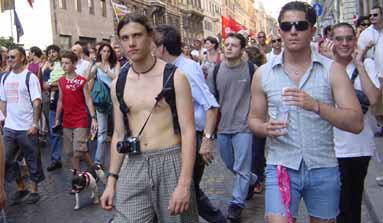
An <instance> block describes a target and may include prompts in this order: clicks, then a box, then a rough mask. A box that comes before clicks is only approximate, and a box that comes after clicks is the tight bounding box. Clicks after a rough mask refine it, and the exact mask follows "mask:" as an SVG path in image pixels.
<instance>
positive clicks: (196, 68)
mask: <svg viewBox="0 0 383 223" xmlns="http://www.w3.org/2000/svg"><path fill="white" fill-rule="evenodd" d="M173 64H174V65H176V66H177V67H178V68H179V69H180V70H181V72H182V73H183V74H185V76H186V77H187V79H188V80H189V84H190V87H191V92H192V97H193V104H194V118H195V126H196V130H197V131H203V129H204V127H205V119H206V111H207V110H209V109H210V108H218V107H219V104H218V103H217V100H216V99H215V97H214V95H213V94H211V93H210V91H209V88H208V86H207V84H206V81H205V79H204V75H203V72H202V69H201V67H200V65H199V64H198V63H196V62H194V61H193V60H191V59H188V58H185V57H184V56H182V55H180V56H178V57H177V59H176V60H175V61H173Z"/></svg>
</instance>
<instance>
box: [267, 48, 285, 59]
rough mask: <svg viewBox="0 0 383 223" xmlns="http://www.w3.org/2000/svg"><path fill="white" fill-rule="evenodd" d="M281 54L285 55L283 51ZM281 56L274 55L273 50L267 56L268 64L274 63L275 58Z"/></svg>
mask: <svg viewBox="0 0 383 223" xmlns="http://www.w3.org/2000/svg"><path fill="white" fill-rule="evenodd" d="M281 53H283V49H282V51H281V52H280V53H279V54H281ZM279 54H275V53H274V49H272V50H271V52H270V53H268V54H266V60H267V62H270V61H272V60H273V59H274V58H275V57H277V56H279Z"/></svg>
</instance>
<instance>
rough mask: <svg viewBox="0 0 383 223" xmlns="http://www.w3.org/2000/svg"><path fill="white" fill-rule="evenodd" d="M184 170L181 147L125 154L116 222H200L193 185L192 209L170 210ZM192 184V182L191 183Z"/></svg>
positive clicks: (118, 192)
mask: <svg viewBox="0 0 383 223" xmlns="http://www.w3.org/2000/svg"><path fill="white" fill-rule="evenodd" d="M180 172H181V147H180V146H179V145H177V146H174V147H172V148H167V149H161V150H159V151H153V152H146V153H143V154H140V155H136V156H130V157H128V156H126V157H125V160H124V163H123V164H122V167H121V171H120V178H119V180H118V182H117V192H116V215H115V217H114V219H113V221H112V222H113V223H149V222H150V223H151V222H163V223H198V211H197V204H196V198H195V191H194V187H193V186H191V188H190V203H189V209H188V210H187V211H185V212H184V213H182V214H180V215H176V216H171V215H170V212H169V210H168V206H169V200H170V196H171V194H172V193H173V192H174V190H175V188H176V186H177V183H178V178H179V176H180ZM192 185H193V184H192Z"/></svg>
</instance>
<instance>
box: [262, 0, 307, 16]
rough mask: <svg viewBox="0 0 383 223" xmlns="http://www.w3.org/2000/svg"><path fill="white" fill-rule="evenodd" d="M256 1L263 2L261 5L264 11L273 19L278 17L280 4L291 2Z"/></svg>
mask: <svg viewBox="0 0 383 223" xmlns="http://www.w3.org/2000/svg"><path fill="white" fill-rule="evenodd" d="M258 1H260V2H262V3H263V6H264V7H265V10H266V12H268V13H269V14H270V15H271V16H273V17H274V18H275V19H278V15H279V11H280V10H281V8H282V6H283V5H285V4H286V3H288V2H291V1H292V0H258ZM303 1H305V2H308V1H307V0H303Z"/></svg>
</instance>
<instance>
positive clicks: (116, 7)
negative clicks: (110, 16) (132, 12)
mask: <svg viewBox="0 0 383 223" xmlns="http://www.w3.org/2000/svg"><path fill="white" fill-rule="evenodd" d="M110 1H111V2H112V7H113V11H114V14H115V15H116V17H117V20H118V21H120V20H121V19H122V18H124V16H125V15H126V14H128V13H129V9H128V7H126V6H125V5H122V4H118V3H115V2H114V1H113V0H110Z"/></svg>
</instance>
